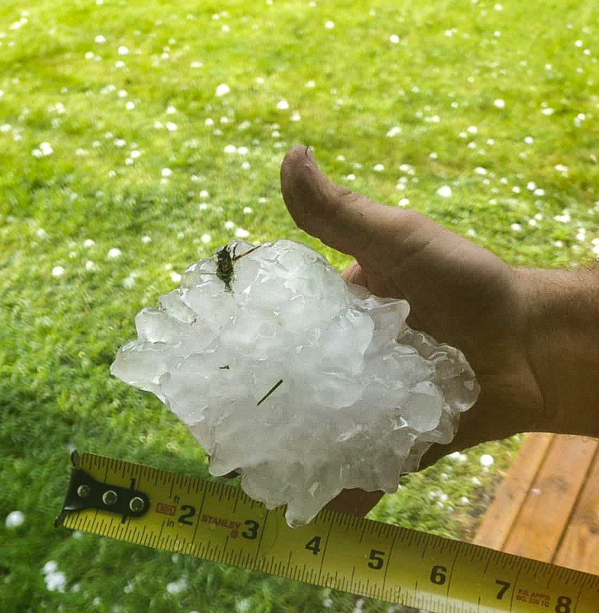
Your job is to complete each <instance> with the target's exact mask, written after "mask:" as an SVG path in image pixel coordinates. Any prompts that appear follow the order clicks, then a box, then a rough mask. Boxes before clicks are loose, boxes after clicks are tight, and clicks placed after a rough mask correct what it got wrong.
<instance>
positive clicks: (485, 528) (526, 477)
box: [474, 434, 554, 551]
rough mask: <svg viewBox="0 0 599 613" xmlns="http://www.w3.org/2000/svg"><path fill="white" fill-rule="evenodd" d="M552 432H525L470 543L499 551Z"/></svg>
mask: <svg viewBox="0 0 599 613" xmlns="http://www.w3.org/2000/svg"><path fill="white" fill-rule="evenodd" d="M553 438H554V435H553V434H529V435H528V436H527V437H526V440H525V441H524V443H522V447H520V450H519V451H518V455H517V456H516V458H515V459H514V462H513V463H512V465H511V467H510V470H509V472H508V474H507V475H506V477H505V478H504V479H503V481H502V482H501V484H500V485H499V488H498V489H497V494H496V495H495V498H494V500H493V502H492V503H491V506H490V507H489V509H488V510H487V512H486V513H485V517H484V519H483V522H482V524H481V525H480V527H479V529H478V531H477V533H476V536H475V537H474V543H476V544H477V545H482V546H483V547H491V548H492V549H498V550H500V551H501V549H502V548H503V546H504V544H505V542H506V540H507V538H508V536H509V534H510V532H511V530H512V526H513V525H514V522H515V521H516V518H517V517H518V515H519V513H520V508H521V507H522V505H523V503H524V501H525V499H526V496H527V494H528V492H529V490H530V489H531V487H532V484H533V481H534V479H535V477H536V476H537V473H538V471H539V468H540V467H541V465H542V463H543V460H544V458H545V455H546V453H547V450H548V448H549V445H550V444H551V441H552V440H553Z"/></svg>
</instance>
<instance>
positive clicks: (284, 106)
mask: <svg viewBox="0 0 599 613" xmlns="http://www.w3.org/2000/svg"><path fill="white" fill-rule="evenodd" d="M277 108H278V109H279V111H286V110H287V109H289V102H287V100H279V101H278V102H277Z"/></svg>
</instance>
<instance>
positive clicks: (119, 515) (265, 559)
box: [57, 452, 599, 613]
mask: <svg viewBox="0 0 599 613" xmlns="http://www.w3.org/2000/svg"><path fill="white" fill-rule="evenodd" d="M73 462H74V464H75V468H74V469H73V473H72V476H71V482H70V485H69V491H68V493H67V497H66V500H65V506H64V509H63V512H62V513H61V515H60V516H59V517H58V519H57V525H59V524H64V525H65V526H66V527H67V528H71V529H73V530H81V531H83V532H90V533H92V534H98V535H101V536H107V537H109V538H112V539H117V540H120V541H127V542H129V543H135V544H138V545H145V546H146V547H153V548H156V549H166V550H168V551H173V552H178V553H181V554H184V555H190V556H194V557H197V558H203V559H205V560H212V561H214V562H222V563H224V564H231V565H235V566H240V567H242V568H247V569H251V570H258V571H262V572H265V573H270V574H273V575H279V576H281V577H286V578H287V579H293V580H297V581H304V582H306V583H310V584H313V585H318V586H322V587H329V588H332V589H335V590H342V591H345V592H350V593H352V594H356V595H360V596H368V597H371V598H378V599H381V600H385V601H388V602H391V603H395V604H402V605H406V606H411V607H418V608H423V609H426V610H427V611H430V612H431V613H504V612H511V613H541V612H543V613H546V612H550V613H598V612H599V576H594V575H589V574H586V573H582V572H578V571H574V570H570V569H566V568H562V567H559V566H554V565H551V564H546V563H543V562H537V561H533V560H529V559H526V558H521V557H518V556H513V555H510V554H506V553H502V552H498V551H493V550H491V549H486V548H484V547H479V546H477V545H472V544H470V543H464V542H460V541H452V540H448V539H444V538H441V537H438V536H433V535H431V534H424V533H422V532H416V531H414V530H407V529H404V528H399V527H397V526H393V525H390V524H384V523H380V522H375V521H371V520H367V519H363V518H358V517H353V516H350V515H344V514H341V513H333V512H330V511H326V510H325V511H321V512H320V513H319V514H318V515H317V517H316V518H315V519H314V520H313V521H312V522H311V523H310V524H308V525H307V526H304V527H302V528H297V529H292V528H289V527H288V526H287V524H286V523H285V518H284V515H283V510H282V509H277V510H275V511H268V510H267V509H266V508H265V507H264V506H263V505H262V504H260V503H258V502H255V501H254V500H252V499H250V498H249V497H248V496H246V495H245V494H244V493H243V491H242V490H241V489H240V488H238V487H232V486H230V485H226V484H224V483H220V482H213V481H207V480H204V479H198V478H195V477H188V476H183V475H180V474H177V473H173V472H169V471H165V470H160V469H157V468H150V467H148V466H143V465H141V464H133V463H130V462H124V461H122V460H114V459H110V458H106V457H103V456H99V455H94V454H88V453H84V454H82V455H79V454H77V453H76V452H75V453H74V454H73ZM86 507H87V508H86Z"/></svg>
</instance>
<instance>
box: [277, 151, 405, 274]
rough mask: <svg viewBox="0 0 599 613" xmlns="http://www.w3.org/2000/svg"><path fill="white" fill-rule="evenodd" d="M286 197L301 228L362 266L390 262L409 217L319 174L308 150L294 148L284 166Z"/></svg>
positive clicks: (283, 191) (283, 185) (288, 205)
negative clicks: (390, 251) (391, 250)
mask: <svg viewBox="0 0 599 613" xmlns="http://www.w3.org/2000/svg"><path fill="white" fill-rule="evenodd" d="M281 191H282V193H283V199H284V200H285V204H286V205H287V209H288V210H289V213H290V214H291V216H292V217H293V219H294V221H295V223H296V224H297V226H298V227H299V228H301V229H302V230H305V231H306V232H307V233H308V234H311V235H312V236H315V237H316V238H319V239H320V240H321V241H322V242H323V243H325V244H327V245H328V246H330V247H333V248H334V249H337V250H338V251H341V252H343V253H347V254H350V255H353V256H354V257H355V258H357V259H360V260H361V261H370V262H375V261H377V260H378V261H381V260H380V259H378V258H379V257H383V256H384V255H385V253H386V254H387V257H388V249H389V241H393V240H396V239H397V232H398V228H401V227H402V225H405V222H406V221H407V220H408V219H409V216H410V213H411V212H410V211H404V210H401V209H394V208H392V207H388V206H383V205H381V204H378V203H376V202H373V201H372V200H369V199H368V198H367V197H366V196H362V195H360V194H355V193H353V192H352V191H350V190H349V189H347V188H344V187H341V186H339V185H336V184H335V183H333V182H332V181H331V180H330V179H328V178H327V177H326V176H325V175H324V174H323V173H322V172H320V170H319V168H318V165H317V164H316V160H315V159H314V155H313V153H312V151H311V149H310V148H309V147H306V146H304V145H296V146H295V147H292V148H291V149H290V150H289V151H288V153H287V155H286V156H285V159H284V160H283V164H282V166H281Z"/></svg>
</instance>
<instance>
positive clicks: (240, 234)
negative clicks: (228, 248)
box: [235, 228, 250, 238]
mask: <svg viewBox="0 0 599 613" xmlns="http://www.w3.org/2000/svg"><path fill="white" fill-rule="evenodd" d="M249 235H250V233H249V232H248V231H247V230H245V229H244V228H237V229H236V230H235V236H236V238H247V237H248V236H249Z"/></svg>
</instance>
